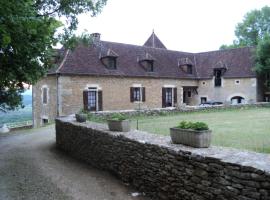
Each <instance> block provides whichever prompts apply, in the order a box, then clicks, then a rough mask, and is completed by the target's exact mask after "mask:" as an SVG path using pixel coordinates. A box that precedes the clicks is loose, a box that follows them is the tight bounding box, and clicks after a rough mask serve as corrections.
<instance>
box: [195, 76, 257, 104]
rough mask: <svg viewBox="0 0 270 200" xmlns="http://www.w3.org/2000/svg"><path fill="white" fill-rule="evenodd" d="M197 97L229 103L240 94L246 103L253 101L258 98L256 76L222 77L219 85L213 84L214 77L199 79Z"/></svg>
mask: <svg viewBox="0 0 270 200" xmlns="http://www.w3.org/2000/svg"><path fill="white" fill-rule="evenodd" d="M198 93H199V94H198V99H199V100H200V98H201V97H207V101H221V102H224V103H231V98H232V97H235V96H241V97H243V98H245V102H246V103H254V102H257V101H258V100H261V98H259V96H257V95H258V93H257V79H256V78H222V85H221V87H215V86H214V78H213V79H210V80H209V79H208V80H201V81H199V87H198Z"/></svg>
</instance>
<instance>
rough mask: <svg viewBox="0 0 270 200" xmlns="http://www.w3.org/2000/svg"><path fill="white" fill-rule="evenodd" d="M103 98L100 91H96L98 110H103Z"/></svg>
mask: <svg viewBox="0 0 270 200" xmlns="http://www.w3.org/2000/svg"><path fill="white" fill-rule="evenodd" d="M102 103H103V99H102V91H101V90H100V91H98V110H99V111H101V110H103V105H102Z"/></svg>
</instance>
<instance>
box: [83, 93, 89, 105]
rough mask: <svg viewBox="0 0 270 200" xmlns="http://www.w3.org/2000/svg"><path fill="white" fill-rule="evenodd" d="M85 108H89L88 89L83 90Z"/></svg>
mask: <svg viewBox="0 0 270 200" xmlns="http://www.w3.org/2000/svg"><path fill="white" fill-rule="evenodd" d="M83 109H84V110H88V91H87V90H84V91H83Z"/></svg>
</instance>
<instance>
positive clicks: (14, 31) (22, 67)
mask: <svg viewBox="0 0 270 200" xmlns="http://www.w3.org/2000/svg"><path fill="white" fill-rule="evenodd" d="M106 1H107V0H1V1H0V110H9V109H15V108H17V107H21V106H22V97H21V93H22V92H23V91H24V84H29V85H30V84H34V83H35V82H36V81H37V80H38V79H39V78H41V77H42V76H44V74H45V73H46V72H47V70H48V69H49V68H50V67H52V66H53V63H54V62H53V59H52V57H53V55H54V54H55V51H54V49H53V46H54V45H56V44H57V43H58V42H61V43H62V44H65V45H66V46H71V47H74V45H75V44H76V43H78V40H77V38H76V37H75V35H74V30H76V28H77V25H78V19H77V16H78V15H79V14H81V13H86V12H89V13H91V15H92V16H95V15H96V14H98V13H99V12H100V11H101V9H102V8H103V6H104V5H105V4H106ZM57 18H58V19H60V18H61V19H62V20H61V21H64V23H63V22H61V21H59V20H57ZM60 27H62V31H61V32H60V34H57V33H58V32H59V28H60ZM88 36H89V35H87V34H83V37H82V39H81V40H82V41H85V40H86V39H87V38H88Z"/></svg>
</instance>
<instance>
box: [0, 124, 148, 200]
mask: <svg viewBox="0 0 270 200" xmlns="http://www.w3.org/2000/svg"><path fill="white" fill-rule="evenodd" d="M0 177H1V178H0V199H1V200H6V199H8V200H13V199H14V200H15V199H16V200H17V199H18V200H21V199H25V200H33V199H37V200H42V199H44V200H45V199H46V200H48V199H53V200H59V199H61V200H62V199H63V200H64V199H76V200H77V199H81V200H84V199H87V200H146V198H145V197H142V196H136V197H134V196H132V194H134V193H135V192H136V191H135V190H133V189H132V188H130V187H128V186H125V185H123V184H122V182H121V181H119V180H117V179H116V178H115V177H113V176H111V175H110V174H109V173H107V172H104V171H100V170H97V169H93V168H91V167H90V166H89V165H86V164H84V163H81V162H79V161H77V160H74V159H72V158H70V157H69V156H67V155H65V154H63V153H61V152H59V151H58V150H56V149H55V131H54V126H52V125H51V126H48V127H45V128H40V129H33V130H24V131H17V132H13V133H9V134H2V135H0Z"/></svg>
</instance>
